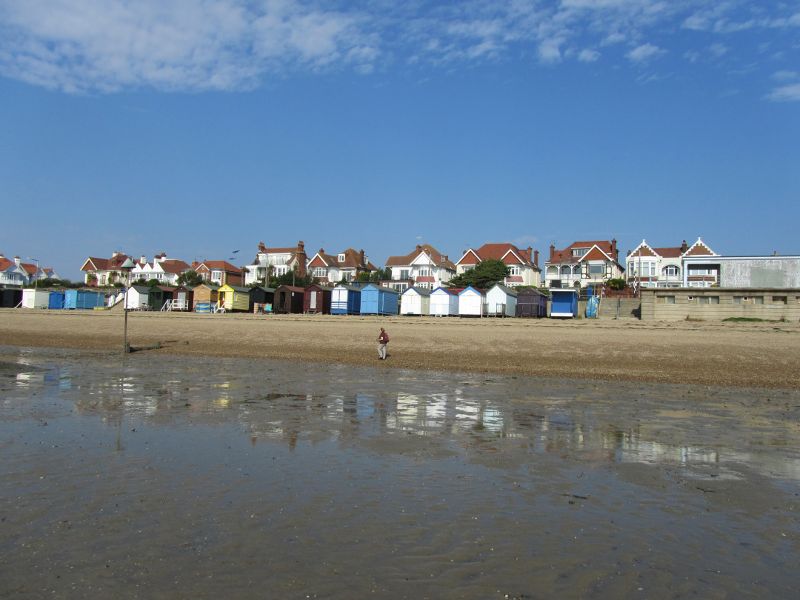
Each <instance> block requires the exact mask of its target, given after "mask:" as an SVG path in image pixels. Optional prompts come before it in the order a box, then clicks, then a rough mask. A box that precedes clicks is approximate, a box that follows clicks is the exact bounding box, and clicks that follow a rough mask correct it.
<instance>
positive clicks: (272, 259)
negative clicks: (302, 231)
mask: <svg viewBox="0 0 800 600" xmlns="http://www.w3.org/2000/svg"><path fill="white" fill-rule="evenodd" d="M307 263H308V256H306V251H305V244H304V243H303V242H302V241H300V242H297V246H295V247H293V248H290V247H282V248H277V247H276V248H268V247H267V246H266V245H265V244H264V242H259V243H258V253H257V254H256V257H255V259H254V260H253V262H252V264H249V265H246V266H245V267H244V269H245V274H244V284H245V285H246V286H247V285H250V284H253V283H259V282H264V281H266V279H267V274H268V273H269V275H270V277H280V276H281V275H285V274H286V273H291V272H292V271H295V272H296V273H297V275H298V276H299V277H305V275H306V272H307V271H306V266H307Z"/></svg>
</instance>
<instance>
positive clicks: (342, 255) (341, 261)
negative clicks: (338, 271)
mask: <svg viewBox="0 0 800 600" xmlns="http://www.w3.org/2000/svg"><path fill="white" fill-rule="evenodd" d="M337 260H338V261H339V262H340V263H343V262H344V252H342V253H341V254H340V255H339V257H338V259H337Z"/></svg>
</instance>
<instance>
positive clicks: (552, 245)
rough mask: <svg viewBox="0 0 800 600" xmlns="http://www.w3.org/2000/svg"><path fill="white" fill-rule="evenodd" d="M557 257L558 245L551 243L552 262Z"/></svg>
mask: <svg viewBox="0 0 800 600" xmlns="http://www.w3.org/2000/svg"><path fill="white" fill-rule="evenodd" d="M555 257H556V245H555V244H550V262H553V259H554V258H555Z"/></svg>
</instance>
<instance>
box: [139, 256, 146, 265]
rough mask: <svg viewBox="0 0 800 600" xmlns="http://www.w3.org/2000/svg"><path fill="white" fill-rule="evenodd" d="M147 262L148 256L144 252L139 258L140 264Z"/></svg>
mask: <svg viewBox="0 0 800 600" xmlns="http://www.w3.org/2000/svg"><path fill="white" fill-rule="evenodd" d="M146 262H147V257H146V256H145V255H144V254H142V256H141V257H140V258H139V264H142V265H143V264H145V263H146Z"/></svg>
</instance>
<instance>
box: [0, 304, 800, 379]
mask: <svg viewBox="0 0 800 600" xmlns="http://www.w3.org/2000/svg"><path fill="white" fill-rule="evenodd" d="M380 326H384V327H386V328H387V330H388V331H389V333H390V335H391V338H392V341H391V343H390V344H389V352H390V359H389V360H387V361H385V362H381V363H379V362H378V361H377V353H376V347H375V339H376V338H377V334H378V328H379V327H380ZM129 332H130V340H131V344H132V345H134V346H152V345H156V344H161V345H162V349H160V350H158V351H157V352H158V353H160V354H170V355H176V354H179V355H203V356H218V357H234V356H239V357H258V358H274V359H288V360H296V361H306V362H323V363H331V364H346V365H358V366H367V365H370V366H378V367H380V368H382V369H384V368H411V369H431V370H447V371H453V372H491V373H506V374H517V375H535V376H546V377H562V378H583V379H603V380H611V381H641V382H666V383H692V384H703V385H724V386H745V387H765V388H793V389H797V388H798V387H800V369H798V367H797V366H798V365H799V364H800V323H779V322H775V323H721V322H679V323H675V322H663V323H659V322H654V323H650V322H644V323H643V322H639V321H633V320H620V321H613V320H576V321H554V320H549V319H543V320H528V319H478V320H473V319H458V318H444V319H442V318H440V319H433V318H414V317H393V318H379V317H341V316H304V315H299V316H293V315H281V316H278V315H270V316H266V317H265V316H254V315H247V314H227V315H197V314H178V313H171V314H170V313H131V314H130V318H129ZM0 343H2V344H10V345H18V346H40V347H41V346H47V347H65V348H78V349H96V350H107V351H117V350H118V349H120V348H121V347H122V312H121V311H120V310H117V311H114V310H112V311H34V310H11V309H0Z"/></svg>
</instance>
